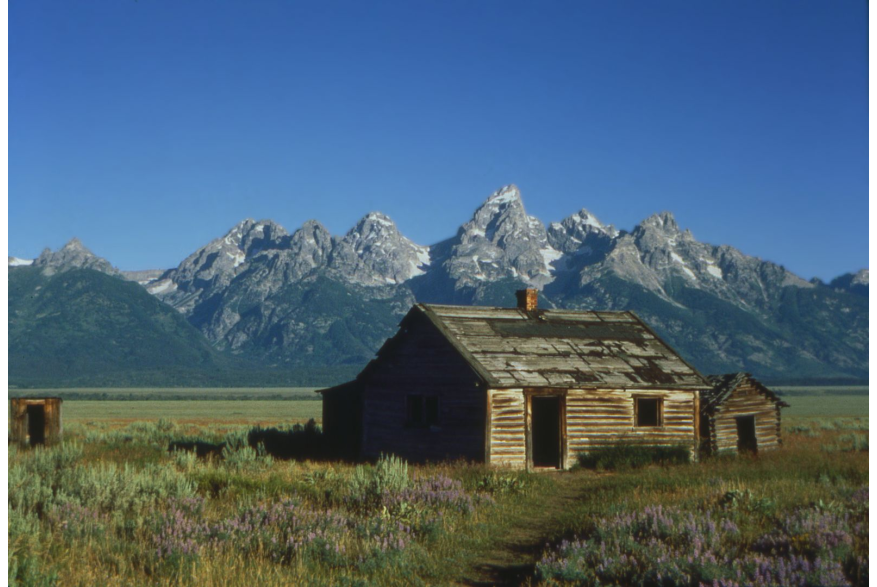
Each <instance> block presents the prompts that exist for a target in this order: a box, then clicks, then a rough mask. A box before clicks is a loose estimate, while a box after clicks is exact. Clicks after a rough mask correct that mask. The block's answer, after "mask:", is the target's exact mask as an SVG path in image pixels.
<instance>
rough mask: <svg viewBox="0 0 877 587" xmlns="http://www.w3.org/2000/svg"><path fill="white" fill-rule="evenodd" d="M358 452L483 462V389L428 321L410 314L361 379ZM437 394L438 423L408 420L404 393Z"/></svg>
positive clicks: (468, 367) (372, 454) (407, 406)
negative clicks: (360, 429)
mask: <svg viewBox="0 0 877 587" xmlns="http://www.w3.org/2000/svg"><path fill="white" fill-rule="evenodd" d="M363 384H364V388H363V404H362V405H363V407H362V410H363V436H362V454H363V456H364V457H366V458H376V457H378V456H379V455H380V454H381V453H387V454H395V455H398V456H400V457H403V458H405V459H408V460H410V461H415V462H416V461H425V460H441V459H459V458H464V459H468V460H474V461H479V462H481V461H483V460H484V456H485V452H484V447H485V420H486V403H487V399H486V396H487V394H486V389H485V388H484V386H481V385H479V379H478V377H477V376H476V375H475V373H474V371H473V370H472V368H471V367H470V366H469V364H468V363H467V362H466V361H465V360H464V359H463V358H462V357H461V356H460V355H459V353H458V352H457V351H456V350H455V349H454V348H453V347H452V346H451V344H450V343H449V342H448V341H447V339H445V338H444V336H442V334H441V333H440V332H439V331H438V330H437V329H436V328H435V327H434V326H433V325H432V324H430V323H429V321H428V320H426V319H424V318H422V317H419V316H416V315H415V316H412V319H411V320H408V321H407V322H403V325H402V328H401V329H400V332H399V334H398V335H397V336H396V337H394V339H391V341H390V342H389V343H388V345H387V346H386V347H385V348H383V349H382V350H381V354H379V356H378V358H377V359H376V360H375V361H374V362H373V363H372V365H370V366H369V367H367V373H366V374H365V375H364V377H363ZM412 395H415V396H419V397H421V398H422V399H421V400H420V401H421V402H422V403H421V404H420V406H421V409H424V410H425V409H427V408H426V404H427V403H428V402H429V401H431V400H428V399H427V398H436V401H437V403H438V405H437V410H438V421H437V422H436V423H435V424H434V425H428V426H426V425H422V424H412V423H411V421H410V414H409V410H410V409H411V408H410V406H409V403H408V402H409V400H408V398H409V396H412Z"/></svg>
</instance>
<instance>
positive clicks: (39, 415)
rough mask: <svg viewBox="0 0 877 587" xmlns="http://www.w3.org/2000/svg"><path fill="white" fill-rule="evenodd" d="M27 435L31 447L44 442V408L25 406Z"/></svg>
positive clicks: (40, 406)
mask: <svg viewBox="0 0 877 587" xmlns="http://www.w3.org/2000/svg"><path fill="white" fill-rule="evenodd" d="M27 435H28V437H29V443H30V445H31V446H34V445H37V444H45V442H46V407H45V406H42V405H36V406H27Z"/></svg>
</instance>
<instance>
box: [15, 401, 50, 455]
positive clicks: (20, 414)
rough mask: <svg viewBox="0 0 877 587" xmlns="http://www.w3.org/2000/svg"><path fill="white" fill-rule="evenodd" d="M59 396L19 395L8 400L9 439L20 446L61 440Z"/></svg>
mask: <svg viewBox="0 0 877 587" xmlns="http://www.w3.org/2000/svg"><path fill="white" fill-rule="evenodd" d="M61 402H62V400H61V398H60V397H19V398H13V399H10V400H9V432H10V441H11V442H14V443H17V444H19V445H21V446H36V445H38V444H55V443H56V442H59V441H60V440H61Z"/></svg>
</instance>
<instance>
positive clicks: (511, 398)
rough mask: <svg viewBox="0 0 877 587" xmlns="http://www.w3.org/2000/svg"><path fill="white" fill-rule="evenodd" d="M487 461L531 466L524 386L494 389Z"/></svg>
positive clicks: (518, 467)
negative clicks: (528, 463) (528, 451)
mask: <svg viewBox="0 0 877 587" xmlns="http://www.w3.org/2000/svg"><path fill="white" fill-rule="evenodd" d="M488 398H489V400H488V401H489V406H490V408H489V412H488V413H489V423H488V429H489V433H488V437H487V438H488V440H487V447H486V450H487V459H486V460H487V462H488V463H489V464H491V465H499V466H505V467H512V468H515V469H523V468H525V467H526V466H527V448H526V447H527V431H526V421H525V414H524V408H525V402H524V390H523V389H500V390H490V391H489V392H488Z"/></svg>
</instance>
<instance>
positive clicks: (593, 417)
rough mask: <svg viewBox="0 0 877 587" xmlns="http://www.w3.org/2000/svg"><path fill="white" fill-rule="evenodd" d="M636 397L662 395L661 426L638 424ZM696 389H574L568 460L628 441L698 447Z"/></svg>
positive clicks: (569, 409)
mask: <svg viewBox="0 0 877 587" xmlns="http://www.w3.org/2000/svg"><path fill="white" fill-rule="evenodd" d="M636 397H642V398H661V399H662V400H663V402H662V404H663V417H662V425H661V426H636V421H635V414H634V400H635V398H636ZM695 398H696V393H695V392H694V391H678V390H677V391H673V390H581V389H574V390H570V391H569V393H568V395H567V398H566V414H567V431H566V433H567V446H568V454H567V459H566V462H567V463H570V464H573V463H574V462H575V458H576V454H578V453H580V452H587V451H589V450H591V449H593V448H598V447H603V446H609V445H613V444H619V443H624V442H637V443H646V444H654V445H670V444H685V445H689V446H691V447H692V450H693V449H694V446H695V440H696V418H695V403H696V401H695Z"/></svg>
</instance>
